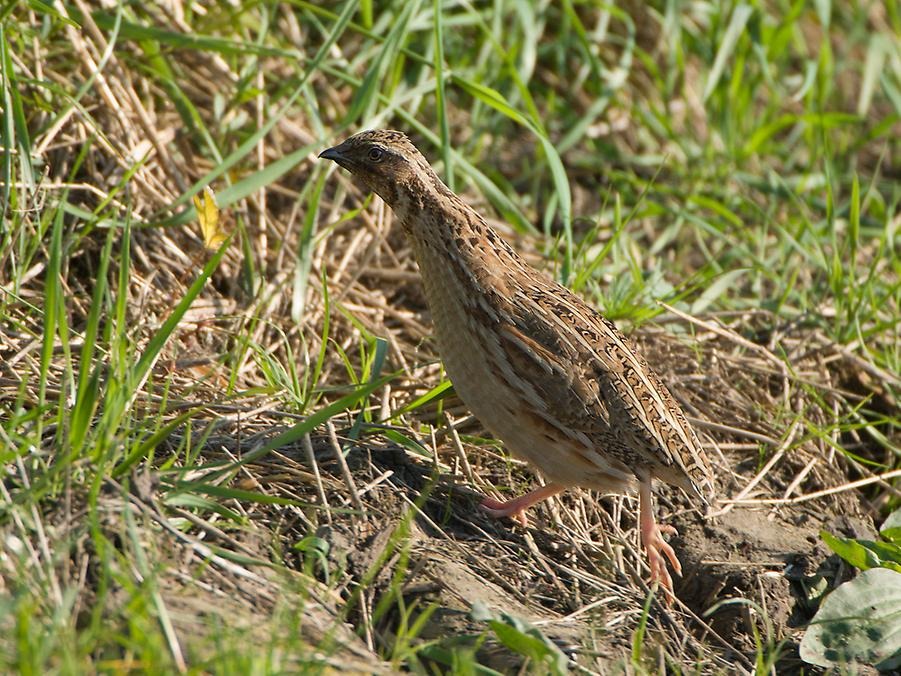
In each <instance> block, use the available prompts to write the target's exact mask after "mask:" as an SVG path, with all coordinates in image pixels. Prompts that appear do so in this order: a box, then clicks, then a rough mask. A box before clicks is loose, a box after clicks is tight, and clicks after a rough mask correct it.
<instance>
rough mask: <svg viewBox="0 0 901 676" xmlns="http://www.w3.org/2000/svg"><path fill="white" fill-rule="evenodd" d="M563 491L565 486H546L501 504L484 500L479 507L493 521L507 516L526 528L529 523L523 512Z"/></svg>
mask: <svg viewBox="0 0 901 676" xmlns="http://www.w3.org/2000/svg"><path fill="white" fill-rule="evenodd" d="M564 490H566V486H561V485H560V484H548V485H547V486H541V487H540V488H536V489H535V490H534V491H529V492H528V493H526V494H525V495H521V496H519V497H518V498H514V499H513V500H507V501H506V502H501V501H500V500H495V499H494V498H485V499H484V500H482V505H481V506H482V509H484V510H485V511H486V512H488V513H489V514H490V515H491V516H493V517H494V518H495V519H500V518H501V517H504V516H509V517H510V518H511V519H513V520H514V521H517V522H519V523H520V524H522V525H523V526H528V525H529V522H528V521H527V520H526V515H525V511H526V510H527V509H528V508H529V507H531V506H532V505H534V504H535V503H536V502H541V501H542V500H546V499H547V498H549V497H551V496H552V495H557V493H560V492H561V491H564Z"/></svg>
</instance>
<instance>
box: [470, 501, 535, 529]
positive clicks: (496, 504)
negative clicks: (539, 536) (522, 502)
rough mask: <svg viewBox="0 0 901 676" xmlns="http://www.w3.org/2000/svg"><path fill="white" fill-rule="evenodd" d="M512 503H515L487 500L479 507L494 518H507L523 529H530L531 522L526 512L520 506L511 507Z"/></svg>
mask: <svg viewBox="0 0 901 676" xmlns="http://www.w3.org/2000/svg"><path fill="white" fill-rule="evenodd" d="M511 502H513V501H512V500H511V501H508V502H503V501H501V500H495V499H494V498H485V499H484V500H482V502H481V503H480V505H479V506H480V507H481V508H482V509H483V510H485V511H486V512H487V513H488V515H489V516H491V517H492V518H495V519H502V518H504V517H505V516H507V517H510V518H511V519H513V520H514V521H515V522H516V523H518V524H519V525H520V526H522V527H523V528H528V526H529V520H528V519H527V518H526V510H525V509H524V508H522V507H520V506H519V505H513V506H511V505H510V503H511Z"/></svg>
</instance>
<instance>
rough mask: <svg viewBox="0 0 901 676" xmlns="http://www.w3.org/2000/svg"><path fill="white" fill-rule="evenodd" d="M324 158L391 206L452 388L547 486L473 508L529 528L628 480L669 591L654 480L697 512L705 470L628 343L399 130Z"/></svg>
mask: <svg viewBox="0 0 901 676" xmlns="http://www.w3.org/2000/svg"><path fill="white" fill-rule="evenodd" d="M320 157H322V158H325V159H329V160H333V161H335V162H337V163H338V164H339V165H340V166H342V167H344V168H345V169H347V170H348V171H350V172H351V173H352V174H353V175H354V176H355V177H356V178H357V179H358V180H360V181H361V182H362V183H363V185H364V186H365V187H366V188H368V189H370V190H372V191H373V192H375V193H376V194H378V195H379V196H380V197H381V198H382V199H383V200H384V201H385V202H386V203H387V204H388V205H389V206H390V207H391V208H392V209H393V210H394V213H395V214H396V216H397V218H398V220H399V221H400V224H401V226H402V227H403V230H404V232H405V233H406V236H407V238H408V239H409V241H410V244H411V245H412V248H413V252H414V255H415V256H416V262H417V263H418V264H419V270H420V273H421V274H422V281H423V284H424V286H425V293H426V298H427V300H428V304H429V308H430V310H431V314H432V321H433V322H434V325H435V335H436V338H437V340H438V347H439V350H440V352H441V356H442V359H443V360H444V364H445V367H446V369H447V373H448V375H449V376H450V379H451V381H452V382H453V384H454V388H455V389H456V391H457V393H458V394H459V395H460V397H461V398H462V399H463V401H464V402H465V403H466V405H467V406H469V408H470V409H471V410H472V412H473V413H474V414H475V415H476V416H477V417H478V418H479V420H481V421H482V423H483V424H484V425H485V426H486V427H487V428H488V429H489V430H490V431H491V432H492V433H493V434H494V435H496V436H497V437H498V438H499V439H501V440H502V441H503V442H504V443H505V444H506V446H507V448H508V449H509V450H510V451H511V452H512V453H513V454H515V455H517V456H519V457H521V458H524V459H525V460H527V461H528V462H530V463H531V464H532V465H533V466H535V467H537V468H538V470H540V471H541V472H542V473H543V474H544V475H545V476H546V477H547V479H548V480H549V483H548V484H547V485H546V486H542V487H540V488H537V489H535V490H533V491H531V492H529V493H527V494H525V495H523V496H521V497H519V498H516V499H514V500H509V501H507V502H500V501H497V500H494V499H492V498H486V499H485V500H484V501H483V502H482V506H483V507H484V508H485V509H486V510H487V511H488V512H489V513H490V514H492V515H493V516H495V517H502V516H509V517H511V518H513V519H516V520H518V521H519V522H520V523H525V517H524V515H523V512H524V511H525V510H526V509H527V508H528V507H530V506H531V505H533V504H535V503H536V502H539V501H540V500H543V499H545V498H548V497H550V496H552V495H555V494H557V493H559V492H560V491H563V490H565V489H566V488H569V487H573V486H581V487H584V488H593V489H597V490H599V491H602V492H623V491H626V490H632V489H634V488H635V484H636V480H637V484H638V494H639V513H640V518H639V523H640V529H641V537H642V541H643V543H644V546H645V549H646V550H647V553H648V563H649V565H650V570H651V580H652V581H658V582H660V583H662V584H663V585H664V587H665V588H666V589H667V590H669V591H670V592H671V591H672V579H671V577H670V575H669V571H668V570H667V567H666V563H665V560H664V556H665V557H666V559H668V560H669V562H670V564H671V565H672V567H673V569H674V570H675V571H676V572H677V573H678V574H679V575H681V574H682V570H681V565H680V564H679V560H678V558H676V554H675V552H674V551H673V548H672V547H671V546H670V545H669V544H668V543H667V542H666V541H665V540H664V539H663V536H662V535H661V527H659V526H658V525H657V523H656V522H655V520H654V510H653V504H652V501H651V481H652V479H653V478H654V477H657V478H660V479H663V480H664V481H666V482H667V483H670V484H673V485H675V486H678V487H680V488H683V489H685V490H686V491H689V492H691V493H692V494H695V495H697V496H698V497H699V498H700V499H701V500H702V501H703V502H704V504H706V503H707V496H708V495H709V494H711V493H712V481H711V472H710V468H709V464H708V462H707V458H706V457H705V455H704V452H703V451H702V450H701V448H700V444H699V443H698V440H697V437H696V436H695V434H694V432H693V431H692V429H691V427H690V426H689V425H688V422H687V421H686V420H685V416H684V414H683V413H682V410H681V409H680V407H679V405H678V404H677V403H676V402H675V401H674V399H673V397H672V396H671V395H670V393H669V391H668V390H667V389H666V387H665V386H664V385H663V383H662V382H661V381H660V378H658V377H657V375H656V374H655V373H654V372H653V371H652V370H651V369H650V367H649V366H648V364H647V362H646V361H645V360H644V359H643V358H642V357H641V355H640V354H638V352H637V351H636V349H635V346H634V345H633V344H632V342H631V341H630V340H629V339H627V338H626V337H625V336H623V334H622V333H620V332H619V330H618V329H617V328H616V327H615V326H614V325H613V323H612V322H610V321H608V320H607V319H605V318H604V317H602V316H601V315H600V314H599V313H598V312H596V311H595V310H594V309H592V308H591V307H589V306H588V305H587V304H586V303H585V302H584V301H583V300H582V299H580V298H579V297H578V296H576V295H575V294H573V293H572V292H571V291H569V290H568V289H566V288H564V287H563V286H561V285H560V284H557V283H556V282H554V281H553V280H551V279H549V278H548V277H546V276H545V275H544V274H542V273H540V272H538V271H537V270H535V269H534V268H532V267H531V266H529V265H528V264H527V263H526V262H525V261H524V260H523V259H522V258H521V257H520V256H519V255H518V254H517V253H516V252H515V251H513V249H511V248H510V246H509V245H508V244H507V243H506V242H505V241H504V240H503V239H501V237H500V236H499V235H498V234H497V233H496V232H495V231H494V230H492V229H491V228H490V227H489V226H488V224H487V223H486V222H485V219H483V218H482V217H481V216H479V214H477V213H476V212H475V211H474V210H473V209H472V208H471V207H470V206H468V205H467V204H466V203H465V202H464V201H463V200H461V199H460V198H459V197H458V196H457V195H455V194H454V193H453V192H451V190H450V189H449V188H448V187H447V186H446V185H444V183H442V182H441V180H440V179H439V178H438V176H437V174H435V172H434V171H433V170H432V168H431V166H429V163H428V162H427V161H426V159H425V158H424V157H423V156H422V155H421V154H420V152H419V151H418V150H417V149H416V147H415V146H414V145H413V144H412V143H411V142H410V140H409V139H408V138H407V137H406V135H404V134H403V133H402V132H398V131H389V130H376V131H364V132H361V133H359V134H356V135H355V136H351V137H350V138H348V139H347V140H346V141H344V142H343V143H341V144H340V145H338V146H335V147H334V148H329V149H328V150H325V151H324V152H322V154H321V155H320ZM663 530H665V531H668V532H673V530H674V529H672V528H671V527H668V526H664V527H663Z"/></svg>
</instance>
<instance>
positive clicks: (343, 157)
mask: <svg viewBox="0 0 901 676" xmlns="http://www.w3.org/2000/svg"><path fill="white" fill-rule="evenodd" d="M319 157H321V158H323V159H326V160H332V161H333V162H336V163H337V164H339V165H340V166H342V167H344V168H345V169H347V170H348V171H349V172H350V173H351V174H353V175H354V177H355V178H357V179H358V180H359V181H360V182H362V183H363V185H364V186H366V187H367V188H368V189H369V190H371V191H372V192H374V193H376V194H377V195H378V196H379V197H381V198H382V199H383V200H385V202H386V203H388V205H389V206H391V207H394V206H396V205H397V203H398V201H399V199H400V196H401V192H400V191H402V190H404V189H409V187H410V186H412V185H413V184H414V183H416V182H421V181H422V180H423V179H425V178H426V177H428V176H430V175H434V172H432V168H431V167H430V166H429V164H428V162H426V160H425V158H424V157H423V156H422V154H421V153H420V152H419V151H418V150H417V149H416V146H414V145H413V143H411V141H410V139H409V138H407V135H406V134H404V133H403V132H400V131H393V130H390V129H374V130H368V131H361V132H360V133H359V134H354V135H353V136H351V137H350V138H348V139H347V140H345V141H344V142H342V143H340V144H338V145H336V146H335V147H333V148H329V149H328V150H323V151H322V152H321V153H319Z"/></svg>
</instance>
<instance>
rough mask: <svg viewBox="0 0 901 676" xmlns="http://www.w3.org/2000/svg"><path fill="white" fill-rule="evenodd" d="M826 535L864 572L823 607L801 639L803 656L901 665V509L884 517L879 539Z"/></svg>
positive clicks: (815, 660)
mask: <svg viewBox="0 0 901 676" xmlns="http://www.w3.org/2000/svg"><path fill="white" fill-rule="evenodd" d="M821 536H822V538H823V540H824V541H825V542H826V544H827V545H828V546H829V548H830V549H832V551H834V552H835V553H836V554H838V555H839V556H840V557H842V559H844V560H845V561H847V562H848V563H850V564H851V565H853V566H855V567H856V568H860V569H861V570H862V571H863V572H862V573H861V574H860V575H858V576H857V577H856V578H854V579H853V580H851V581H850V582H846V583H844V584H842V585H840V586H839V587H838V589H836V590H835V591H834V592H832V593H831V594H830V595H829V597H828V598H827V599H826V600H825V601H824V602H823V605H822V606H820V609H819V610H818V611H817V614H816V615H815V616H814V618H813V621H812V622H811V623H810V627H809V628H808V629H807V632H806V633H805V634H804V639H803V640H802V641H801V658H802V659H803V660H804V661H806V662H809V663H810V664H816V665H819V666H823V667H827V666H835V665H850V664H871V665H873V666H875V667H876V668H877V669H880V670H888V669H895V668H897V667H899V666H901V510H897V511H895V512H894V513H893V514H892V515H891V516H889V517H888V519H886V520H885V523H883V524H882V529H881V530H880V536H881V538H880V539H879V540H876V541H872V540H858V539H854V538H840V537H836V536H834V535H831V534H830V533H826V532H825V531H824V532H823V533H821Z"/></svg>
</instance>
